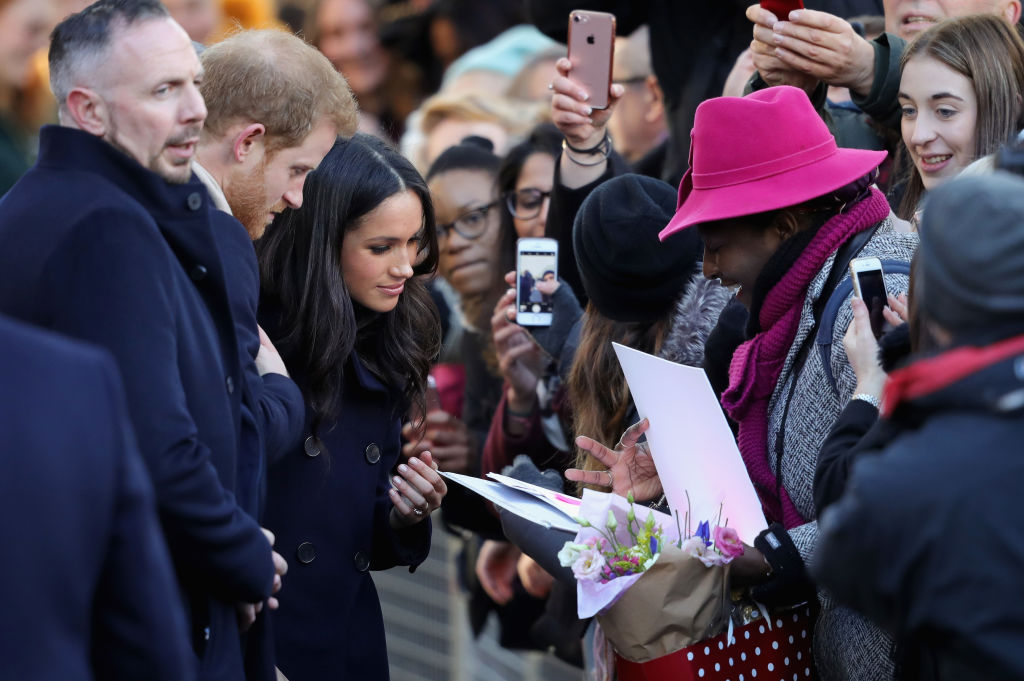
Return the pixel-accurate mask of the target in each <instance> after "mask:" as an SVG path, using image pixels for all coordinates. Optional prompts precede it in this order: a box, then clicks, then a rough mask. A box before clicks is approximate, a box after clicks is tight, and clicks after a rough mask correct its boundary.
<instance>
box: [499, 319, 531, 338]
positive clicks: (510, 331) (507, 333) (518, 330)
mask: <svg viewBox="0 0 1024 681" xmlns="http://www.w3.org/2000/svg"><path fill="white" fill-rule="evenodd" d="M504 316H505V315H504V314H502V317H504ZM516 336H520V337H524V338H528V337H527V336H526V331H525V330H524V329H523V327H521V326H519V325H510V326H503V327H502V328H500V329H498V330H497V331H495V332H494V342H495V343H507V342H508V341H510V340H511V339H512V338H515V337H516Z"/></svg>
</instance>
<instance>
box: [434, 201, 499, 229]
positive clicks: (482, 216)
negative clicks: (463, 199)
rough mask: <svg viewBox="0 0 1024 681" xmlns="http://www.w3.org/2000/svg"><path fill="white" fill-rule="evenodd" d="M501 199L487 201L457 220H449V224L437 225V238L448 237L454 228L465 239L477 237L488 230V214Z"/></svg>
mask: <svg viewBox="0 0 1024 681" xmlns="http://www.w3.org/2000/svg"><path fill="white" fill-rule="evenodd" d="M498 201H499V199H495V200H494V201H491V202H490V203H485V204H484V205H482V206H479V207H477V208H473V209H472V210H468V211H466V212H465V213H463V214H462V215H460V216H459V217H457V218H455V222H449V223H447V224H443V225H442V224H440V223H438V225H437V238H438V239H447V238H448V236H449V235H450V234H451V233H452V230H455V231H456V232H458V234H459V236H461V237H462V238H463V239H477V238H479V237H480V236H481V235H482V234H483V233H484V232H486V231H487V214H488V213H490V212H491V209H492V208H494V207H495V206H497V205H498Z"/></svg>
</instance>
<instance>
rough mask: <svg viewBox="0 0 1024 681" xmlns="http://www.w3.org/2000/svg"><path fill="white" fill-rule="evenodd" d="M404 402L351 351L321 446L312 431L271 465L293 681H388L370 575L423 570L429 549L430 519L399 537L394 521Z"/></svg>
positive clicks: (270, 515) (282, 626) (285, 657)
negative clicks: (398, 568)
mask: <svg viewBox="0 0 1024 681" xmlns="http://www.w3.org/2000/svg"><path fill="white" fill-rule="evenodd" d="M268 331H270V330H269V329H268ZM272 337H273V335H272ZM292 375H293V376H294V375H295V372H294V371H293V372H292ZM297 380H298V381H299V384H300V385H302V379H301V377H297ZM397 404H398V401H397V400H396V399H395V398H394V397H393V396H392V395H391V394H389V392H388V391H387V390H386V389H385V387H384V386H383V385H382V384H381V383H380V382H379V381H378V380H377V379H376V378H375V377H374V376H373V375H371V374H370V372H369V371H368V370H367V369H366V368H365V367H364V366H363V365H362V363H360V362H359V360H358V358H356V357H355V355H354V354H353V356H352V357H351V358H350V359H349V361H348V362H347V363H346V365H345V380H344V387H343V391H342V401H341V406H340V408H339V409H338V415H337V419H335V420H334V422H332V423H325V424H322V425H321V426H320V428H319V429H318V435H319V439H318V438H316V437H314V436H313V435H312V433H311V432H309V431H307V437H306V439H305V441H304V442H303V443H301V444H300V445H299V446H298V447H296V448H295V449H294V450H293V451H291V452H290V453H289V454H288V455H286V456H285V457H284V458H283V459H282V460H280V461H279V462H277V463H276V464H273V465H272V466H271V468H270V471H269V474H268V492H267V512H266V524H267V527H269V528H270V529H271V530H273V532H274V533H275V535H276V536H277V550H278V551H280V552H281V554H282V555H283V556H284V557H285V560H287V561H288V563H289V566H290V567H289V570H288V575H287V577H286V579H285V581H284V586H283V587H282V589H281V591H280V593H279V594H278V596H279V600H280V603H281V607H280V609H279V610H277V611H276V612H275V613H274V636H275V640H276V652H277V664H278V667H279V668H280V669H281V671H282V672H283V673H284V675H285V676H287V677H288V679H289V681H314V680H320V679H323V680H327V679H330V680H331V681H345V680H351V681H377V680H379V679H387V678H388V662H387V647H386V643H385V640H384V623H383V619H382V617H381V611H380V602H379V600H378V598H377V590H376V589H375V588H374V585H373V580H372V579H371V578H370V574H369V571H370V570H383V569H386V568H390V567H393V566H395V565H418V564H419V563H421V562H423V560H424V559H425V558H426V557H427V553H428V552H429V550H430V519H429V518H428V519H426V520H424V521H422V522H420V523H417V524H416V525H414V526H412V527H410V528H406V529H403V530H399V531H395V530H392V529H391V526H390V524H389V522H388V515H389V514H390V512H391V508H392V504H391V500H390V499H389V498H388V495H387V494H388V489H389V488H390V484H391V483H390V476H391V475H392V473H393V471H394V469H395V467H396V466H397V464H398V459H399V455H400V450H401V436H400V431H401V420H402V419H401V417H402V415H403V413H404V410H403V409H401V408H396V405H397ZM307 428H308V426H307Z"/></svg>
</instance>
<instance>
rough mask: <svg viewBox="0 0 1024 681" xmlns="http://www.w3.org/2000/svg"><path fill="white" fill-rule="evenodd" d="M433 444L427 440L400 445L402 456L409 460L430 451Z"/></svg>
mask: <svg viewBox="0 0 1024 681" xmlns="http://www.w3.org/2000/svg"><path fill="white" fill-rule="evenodd" d="M432 444H433V442H430V441H429V440H425V439H424V440H419V441H418V442H407V443H405V444H404V445H402V456H404V457H405V458H409V457H410V456H417V455H418V454H420V453H422V452H425V451H427V450H428V449H431V445H432Z"/></svg>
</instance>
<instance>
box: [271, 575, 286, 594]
mask: <svg viewBox="0 0 1024 681" xmlns="http://www.w3.org/2000/svg"><path fill="white" fill-rule="evenodd" d="M282 583H283V582H282V581H281V575H274V582H273V584H272V586H271V587H270V593H272V594H276V593H277V592H278V591H280V590H281V584H282Z"/></svg>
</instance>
